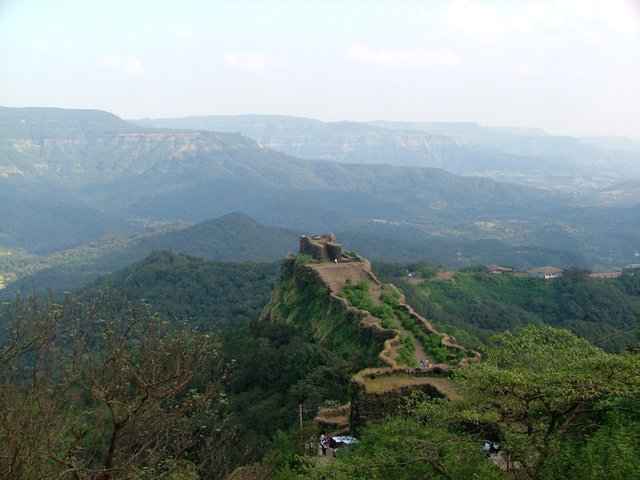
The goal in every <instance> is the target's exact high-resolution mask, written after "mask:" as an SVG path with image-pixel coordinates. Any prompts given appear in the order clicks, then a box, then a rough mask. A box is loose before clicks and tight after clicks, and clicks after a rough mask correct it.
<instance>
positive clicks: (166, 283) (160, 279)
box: [82, 252, 280, 332]
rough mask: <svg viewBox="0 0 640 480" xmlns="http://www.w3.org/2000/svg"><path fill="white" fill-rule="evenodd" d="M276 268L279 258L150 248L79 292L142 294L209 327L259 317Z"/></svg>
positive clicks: (135, 297) (168, 312)
mask: <svg viewBox="0 0 640 480" xmlns="http://www.w3.org/2000/svg"><path fill="white" fill-rule="evenodd" d="M279 273H280V262H272V263H254V262H243V263H239V262H214V261H209V260H204V259H202V258H197V257H192V256H189V255H183V254H180V253H173V252H154V253H152V254H151V255H149V256H148V257H147V258H145V259H144V260H142V261H140V262H137V263H135V264H133V265H131V266H129V267H127V268H125V269H123V270H120V271H118V272H114V273H112V274H110V275H108V276H106V277H103V278H101V279H99V280H97V281H96V282H93V283H92V284H91V285H88V286H87V287H85V288H84V289H83V290H82V292H83V293H82V295H83V296H95V295H97V292H98V291H99V290H100V289H103V288H108V289H109V290H110V291H112V292H113V293H116V294H118V295H120V296H122V297H123V298H125V299H127V300H129V301H132V302H136V301H139V300H141V299H144V300H145V301H147V302H149V303H150V304H151V305H153V308H155V309H158V310H159V311H161V312H162V314H163V315H165V316H167V317H169V318H172V319H175V320H176V321H181V320H189V321H190V324H191V326H192V327H194V328H196V329H198V330H199V331H202V332H210V331H214V330H218V329H221V328H228V327H237V326H240V325H242V324H244V323H246V322H248V321H250V320H254V319H256V318H258V315H259V314H260V311H261V310H262V308H263V307H264V306H265V305H266V304H267V301H268V300H269V294H270V293H271V289H272V288H273V285H274V283H275V281H276V279H277V277H278V275H279Z"/></svg>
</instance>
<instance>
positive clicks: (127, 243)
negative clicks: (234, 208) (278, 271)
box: [0, 213, 298, 297]
mask: <svg viewBox="0 0 640 480" xmlns="http://www.w3.org/2000/svg"><path fill="white" fill-rule="evenodd" d="M297 238H298V233H297V232H296V231H294V230H287V229H281V228H274V227H266V226H263V225H260V224H258V223H257V222H255V221H254V220H252V219H250V218H249V217H247V216H246V215H243V214H240V213H232V214H229V215H226V216H224V217H221V218H217V219H213V220H208V221H206V222H203V223H200V224H196V225H192V226H187V225H179V224H177V225H158V226H155V227H153V228H148V229H146V230H142V231H140V232H138V233H135V234H129V235H110V236H107V237H104V238H103V239H102V240H101V241H97V242H93V243H91V244H89V245H83V246H81V247H77V248H75V249H71V250H65V251H62V252H59V253H54V254H50V255H43V256H33V255H28V254H26V253H25V252H20V251H6V252H5V255H2V256H0V275H2V277H3V278H4V279H5V282H4V283H6V288H5V289H4V290H1V289H0V297H6V296H11V295H12V291H13V289H15V288H17V289H21V288H28V289H32V288H34V289H36V290H41V289H42V290H47V289H52V290H54V291H56V292H59V291H62V290H72V289H78V288H80V287H82V286H84V285H85V284H86V283H87V282H91V281H94V280H95V279H96V278H97V277H99V276H102V275H106V274H108V273H111V272H114V271H116V270H120V269H123V268H125V267H128V266H129V265H131V264H132V263H134V262H139V261H141V260H142V259H144V258H145V257H146V256H148V255H149V254H150V253H151V252H152V251H154V250H171V251H173V252H177V253H183V254H187V255H191V256H196V257H201V258H202V259H208V260H219V261H234V262H244V261H254V262H276V261H279V260H280V259H282V258H283V257H284V256H285V255H286V254H287V253H289V252H292V251H294V250H295V249H296V242H297Z"/></svg>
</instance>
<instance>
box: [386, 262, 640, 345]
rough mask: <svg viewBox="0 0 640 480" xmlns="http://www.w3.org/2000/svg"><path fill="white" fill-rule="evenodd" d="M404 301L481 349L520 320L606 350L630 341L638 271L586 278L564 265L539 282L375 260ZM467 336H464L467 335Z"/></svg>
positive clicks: (638, 308)
mask: <svg viewBox="0 0 640 480" xmlns="http://www.w3.org/2000/svg"><path fill="white" fill-rule="evenodd" d="M376 269H377V271H378V273H379V274H380V276H381V277H382V278H383V279H385V281H388V282H391V283H394V284H395V285H396V286H398V287H399V288H401V289H402V290H403V292H404V293H405V295H406V296H407V300H408V302H409V303H410V304H411V305H412V306H413V307H414V308H416V309H417V310H418V311H419V312H420V313H422V314H423V315H424V316H425V317H427V318H429V319H430V320H432V321H433V322H434V323H436V324H438V325H441V326H442V327H443V328H444V329H445V330H449V331H450V332H451V333H453V334H454V335H458V340H459V341H462V342H466V343H470V344H471V345H473V346H475V347H478V348H481V344H482V343H485V342H487V341H488V339H489V337H490V335H491V334H492V333H494V332H500V331H503V330H508V329H513V328H516V327H518V326H524V325H552V326H555V327H559V328H566V329H569V330H571V331H573V332H574V333H575V334H576V335H578V336H580V337H583V338H586V339H588V340H589V341H591V342H592V343H593V344H594V345H598V346H600V347H602V348H604V349H606V350H608V351H611V352H619V351H621V350H622V349H624V347H625V346H626V345H628V344H629V343H632V342H633V341H634V338H635V335H636V331H637V325H638V317H639V316H640V272H639V270H638V269H635V270H633V269H632V270H626V271H625V272H624V273H623V275H622V276H621V277H620V278H617V279H599V278H590V277H589V272H587V271H585V270H580V269H568V270H565V271H564V274H563V276H562V277H561V278H558V279H556V280H554V281H551V282H545V281H543V280H540V279H538V278H530V277H526V276H522V275H521V274H516V273H502V274H491V273H488V272H486V271H485V270H484V268H483V267H475V268H469V269H465V270H462V271H457V272H453V271H450V272H448V273H445V272H444V271H443V270H442V269H440V268H439V267H436V266H433V265H430V264H426V263H420V262H419V263H412V264H403V265H400V264H378V265H377V266H376ZM469 334H470V335H469Z"/></svg>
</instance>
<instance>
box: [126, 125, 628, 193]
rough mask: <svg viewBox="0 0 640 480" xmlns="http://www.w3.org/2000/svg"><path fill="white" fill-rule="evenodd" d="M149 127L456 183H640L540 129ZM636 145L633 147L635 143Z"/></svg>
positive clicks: (610, 151)
mask: <svg viewBox="0 0 640 480" xmlns="http://www.w3.org/2000/svg"><path fill="white" fill-rule="evenodd" d="M135 123H136V124H139V125H145V126H150V127H164V128H167V127H168V128H188V129H194V130H209V131H220V132H240V133H242V134H243V135H246V136H248V137H249V138H252V139H254V140H256V141H257V142H259V143H260V144H262V145H266V146H268V147H270V148H273V149H275V150H280V151H282V152H285V153H287V154H289V155H293V156H296V157H301V158H309V159H325V160H335V161H339V162H346V163H388V164H391V165H399V166H421V167H435V168H443V169H445V170H447V171H449V172H451V173H454V174H457V175H467V176H468V175H479V176H485V177H490V178H493V179H496V180H501V181H509V182H514V183H519V184H524V185H531V186H538V187H542V188H554V189H560V190H570V191H582V192H589V191H593V190H594V189H595V188H598V187H600V188H602V187H606V186H608V185H610V184H611V183H614V182H615V181H616V180H618V181H619V180H622V179H624V178H626V176H627V175H629V174H631V175H634V176H635V177H640V167H638V161H639V159H640V156H639V155H638V153H637V152H636V153H632V152H630V151H623V150H620V149H616V148H607V147H606V146H605V145H600V146H594V145H590V144H588V143H587V142H583V141H580V140H579V139H575V138H571V137H559V136H553V135H549V134H547V133H546V132H544V131H542V130H539V129H532V128H531V129H526V128H506V127H484V126H481V125H478V124H475V123H434V122H431V123H415V122H387V121H377V122H366V123H358V122H321V121H318V120H313V119H308V118H298V117H287V116H282V115H239V116H216V115H211V116H200V117H186V118H172V119H145V120H137V121H135ZM629 143H633V142H629Z"/></svg>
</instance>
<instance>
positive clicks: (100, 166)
mask: <svg viewBox="0 0 640 480" xmlns="http://www.w3.org/2000/svg"><path fill="white" fill-rule="evenodd" d="M8 110H9V111H10V112H11V113H12V115H10V116H9V120H6V121H5V124H6V125H5V127H3V128H4V129H5V130H4V132H5V133H3V132H2V131H0V138H1V139H2V140H1V141H0V169H2V171H3V176H2V178H0V182H1V183H2V185H5V186H7V188H3V191H4V192H7V193H5V195H6V197H7V198H5V201H6V202H7V204H16V205H19V204H20V202H21V201H24V202H25V205H30V204H31V203H33V208H31V207H30V208H29V213H30V214H31V215H15V216H12V217H11V221H10V222H8V223H5V224H2V225H0V239H1V240H0V246H2V247H5V248H12V249H16V248H23V249H26V250H27V251H29V252H38V253H50V252H53V251H58V250H61V249H68V248H72V247H76V246H78V245H80V244H82V243H86V242H87V241H89V240H96V239H97V238H98V237H99V236H100V235H101V234H104V233H106V232H108V231H123V230H126V229H132V228H133V227H134V226H139V225H141V224H142V225H149V224H153V223H157V222H161V223H172V222H176V221H187V222H190V223H197V222H203V221H206V220H208V219H210V218H215V217H218V216H221V215H225V214H227V213H230V212H234V211H242V212H244V213H246V214H248V215H250V216H251V217H252V218H255V219H257V220H258V221H260V222H261V223H263V224H266V225H271V226H280V227H287V228H293V229H296V230H298V231H300V230H302V231H305V230H306V231H318V230H325V231H352V232H363V231H370V230H371V229H375V228H377V227H378V226H379V225H385V226H386V227H388V229H393V230H394V231H395V232H396V234H395V235H396V236H406V235H408V234H409V233H410V234H411V235H413V236H415V237H422V238H425V237H427V236H428V237H431V238H434V237H436V238H441V239H443V240H455V241H460V240H464V241H465V242H467V241H475V240H484V239H494V240H500V241H502V242H505V243H506V244H508V245H511V246H516V245H517V246H522V245H527V246H532V245H533V246H539V247H542V248H546V249H560V250H571V251H575V252H577V253H578V254H580V255H584V256H586V257H587V258H588V262H589V264H590V266H600V265H610V266H617V265H621V264H626V263H629V262H630V261H631V260H632V259H633V254H634V253H635V250H636V248H637V243H638V241H639V238H638V233H637V232H636V231H635V230H634V229H633V227H632V225H634V224H635V223H634V222H635V219H636V217H637V212H636V209H633V208H630V207H628V206H627V207H617V206H615V205H612V202H611V201H609V202H608V203H607V204H604V205H606V206H603V203H602V201H601V200H599V199H598V198H597V197H589V198H583V197H579V196H575V195H568V194H562V193H557V192H551V191H549V190H541V189H536V188H528V187H523V186H518V185H514V184H508V183H500V182H496V181H493V180H491V179H487V178H478V177H460V176H456V175H453V174H451V173H448V172H446V171H444V170H442V169H434V168H419V167H408V166H407V167H398V166H392V165H363V164H346V163H337V162H330V161H319V160H301V159H298V158H294V157H290V156H288V155H285V154H283V153H279V152H276V151H274V150H272V149H269V148H266V147H264V146H262V145H259V144H257V143H256V142H254V141H252V140H249V139H247V138H246V137H242V136H241V135H238V134H230V133H214V132H202V131H199V132H197V131H191V132H187V131H184V130H152V131H149V130H145V129H144V128H143V127H138V126H136V127H135V128H134V129H137V131H133V132H127V133H114V132H118V131H119V130H118V129H120V128H124V127H123V126H122V125H121V123H119V122H120V121H118V120H117V119H114V118H113V116H110V115H108V114H106V115H103V116H102V117H101V116H100V115H98V114H94V113H93V112H92V113H91V115H97V116H98V117H100V118H102V119H103V120H102V121H104V124H105V130H104V132H103V133H101V134H100V133H97V132H98V128H97V123H96V122H98V120H96V122H93V123H88V126H87V131H86V132H84V133H82V134H81V133H78V132H77V131H76V130H73V129H72V130H73V132H72V133H71V134H70V135H71V136H69V137H61V136H59V135H61V133H60V132H59V131H58V130H61V131H62V134H64V131H65V129H64V128H61V129H58V130H56V131H55V132H53V133H52V136H51V137H50V138H49V137H48V138H44V139H43V138H41V137H39V136H37V135H35V134H33V135H32V134H30V133H28V132H27V131H26V130H25V129H19V128H18V129H16V128H13V127H11V125H13V124H11V121H13V122H14V123H15V124H21V121H22V120H25V122H27V119H26V118H22V117H21V110H20V109H8ZM24 113H25V115H26V116H27V117H28V118H31V116H33V115H36V114H37V109H36V110H35V111H33V110H31V109H30V110H28V111H26V112H24ZM55 114H56V115H57V116H60V115H62V116H63V117H65V118H68V122H69V123H70V124H72V125H78V127H77V128H82V125H83V123H82V119H83V118H84V117H86V115H87V112H84V111H74V110H67V111H64V110H63V111H57V110H56V111H55ZM42 115H43V118H45V119H46V118H47V116H48V115H50V111H49V110H47V109H45V110H44V111H43V112H42ZM6 116H7V115H6V114H5V117H6ZM103 117H104V118H103ZM11 119H13V120H11ZM73 119H75V120H73ZM74 122H75V123H74ZM114 122H115V123H116V124H117V125H116V126H114V125H113V123H114ZM63 124H64V123H63ZM98 124H99V122H98ZM118 125H120V126H118ZM74 128H75V127H74ZM358 128H359V127H358ZM368 128H371V127H368ZM16 132H17V133H16ZM16 135H22V137H19V138H16ZM55 135H58V136H55ZM463 157H465V158H466V154H465V155H463ZM529 163H531V162H529ZM48 192H52V193H48ZM53 192H63V194H64V195H63V196H59V198H65V199H67V202H66V204H73V205H76V206H78V207H79V208H80V207H81V208H82V209H84V210H82V212H81V213H82V215H78V216H77V217H76V216H74V214H73V212H72V211H70V210H69V209H67V208H65V205H62V204H61V205H59V208H48V209H47V208H45V207H47V205H46V202H47V199H48V198H50V196H54V193H53ZM56 196H57V195H56ZM27 197H28V198H27ZM33 197H35V198H36V199H38V198H42V199H43V200H34V199H33ZM626 201H627V205H628V204H629V200H628V199H627V200H626ZM51 205H52V206H55V205H56V204H55V203H54V202H51ZM39 207H42V208H39ZM18 211H20V210H19V209H18ZM89 216H93V219H94V222H93V223H92V222H82V221H81V219H82V218H85V217H89ZM594 218H597V219H598V221H597V222H596V221H594ZM54 225H60V226H61V227H63V228H54V227H53V226H54ZM92 225H94V226H93V227H91V226H92ZM89 227H91V228H89ZM47 236H49V238H50V240H51V242H50V245H48V244H47V242H46V241H43V239H45V238H47ZM391 236H393V235H391ZM88 237H93V238H88Z"/></svg>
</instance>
